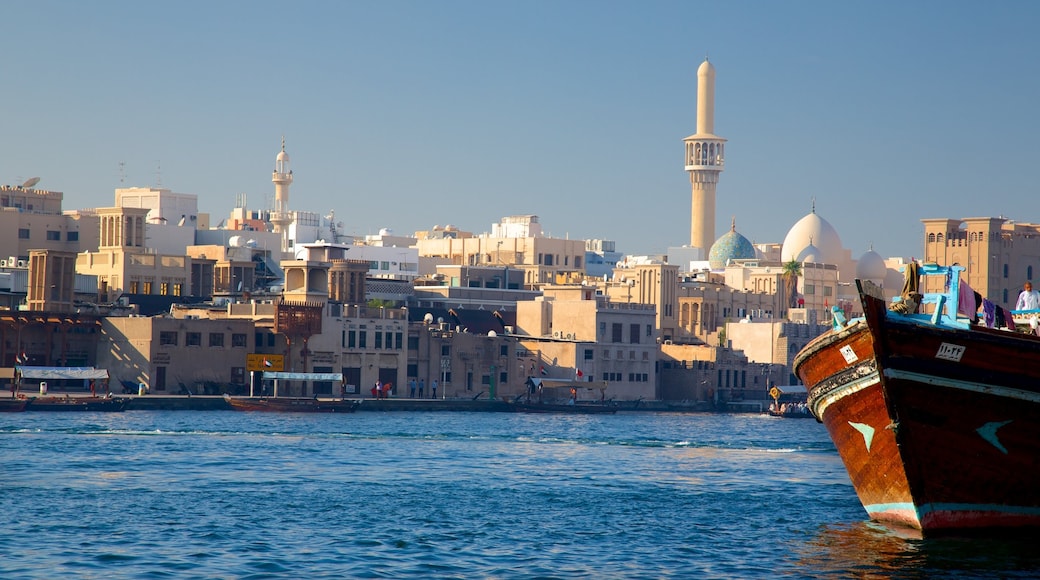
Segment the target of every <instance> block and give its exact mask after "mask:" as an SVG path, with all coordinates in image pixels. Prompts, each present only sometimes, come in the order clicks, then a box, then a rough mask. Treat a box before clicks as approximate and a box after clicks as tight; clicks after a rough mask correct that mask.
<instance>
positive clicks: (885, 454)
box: [794, 263, 1040, 536]
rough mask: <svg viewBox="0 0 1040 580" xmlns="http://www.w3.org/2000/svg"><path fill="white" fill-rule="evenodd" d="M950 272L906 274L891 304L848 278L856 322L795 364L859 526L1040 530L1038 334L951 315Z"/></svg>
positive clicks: (955, 300) (959, 293)
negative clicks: (856, 506)
mask: <svg viewBox="0 0 1040 580" xmlns="http://www.w3.org/2000/svg"><path fill="white" fill-rule="evenodd" d="M963 269H964V268H962V267H960V266H949V267H947V266H937V265H935V264H921V265H919V264H916V263H911V264H909V265H908V266H907V268H906V275H907V281H906V285H905V286H904V288H903V296H902V297H900V298H897V301H895V302H893V303H892V304H891V305H890V304H888V303H886V301H885V299H884V298H883V295H882V293H881V291H880V289H879V288H878V287H876V286H875V285H873V284H872V283H870V282H866V281H860V280H857V281H856V285H857V289H858V291H859V298H860V301H861V303H862V306H863V312H864V316H863V318H860V319H854V320H851V321H845V320H843V318H844V317H843V316H841V312H840V310H838V311H835V321H834V325H833V328H832V330H830V331H828V332H827V333H825V334H823V335H822V336H820V337H818V338H816V339H814V340H813V341H811V342H810V343H809V344H807V345H806V346H805V348H804V349H802V351H801V352H799V353H798V355H797V356H796V357H795V360H794V371H795V373H796V374H797V375H798V376H799V377H800V378H801V379H802V381H803V382H804V383H805V385H806V386H807V388H808V389H809V395H808V404H809V407H810V409H811V410H812V412H813V415H815V416H816V418H817V419H818V420H819V421H821V422H822V423H823V424H824V426H825V427H826V428H827V431H828V433H829V434H830V436H831V439H832V440H833V441H834V445H835V447H836V448H837V450H838V453H839V454H840V455H841V459H842V461H843V462H844V464H845V468H846V470H847V471H848V474H849V478H850V479H851V480H852V484H853V486H854V487H855V489H856V493H857V495H858V496H859V499H860V502H861V503H862V504H863V507H864V508H865V509H866V511H867V513H868V514H869V516H870V518H871V519H873V520H876V521H879V522H882V523H886V524H895V525H897V526H908V527H911V528H916V529H918V530H921V531H922V533H923V534H924V535H926V536H927V535H931V534H937V533H950V532H959V531H966V530H988V531H994V530H996V529H999V528H1024V527H1030V528H1035V527H1040V463H1038V458H1040V336H1037V335H1036V334H1032V333H1026V332H1020V331H1018V330H1016V329H1015V328H1004V329H997V328H990V327H987V326H986V325H985V324H978V323H977V322H976V320H977V317H976V315H975V312H971V310H972V309H971V306H970V305H969V306H968V307H967V308H963V307H962V308H958V304H959V303H960V304H962V305H968V304H971V305H974V304H973V303H975V302H978V299H977V298H975V299H973V300H966V297H967V296H972V295H973V294H974V292H972V291H970V288H965V287H964V284H965V283H964V282H963V281H962V280H960V272H961V271H962V270H963ZM921 276H934V277H935V278H931V279H930V280H936V281H937V283H936V286H942V287H943V288H944V291H943V292H934V293H921V292H919V291H918V288H919V287H920V286H919V285H920V277H921ZM965 290H967V292H965ZM983 308H984V309H986V308H990V309H992V306H987V305H986V304H985V303H983ZM964 310H968V312H965V311H964ZM975 310H976V311H977V307H976V309H975ZM959 311H960V312H959ZM1011 326H1014V325H1011Z"/></svg>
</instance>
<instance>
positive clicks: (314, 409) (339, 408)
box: [224, 395, 361, 413]
mask: <svg viewBox="0 0 1040 580" xmlns="http://www.w3.org/2000/svg"><path fill="white" fill-rule="evenodd" d="M224 400H225V401H227V403H228V406H229V407H231V409H233V410H235V411H261V412H269V413H353V412H354V411H356V410H357V408H358V407H359V406H360V405H361V401H360V400H356V399H317V398H307V397H232V396H231V395H224Z"/></svg>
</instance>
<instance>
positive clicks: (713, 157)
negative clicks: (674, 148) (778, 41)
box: [683, 58, 726, 260]
mask: <svg viewBox="0 0 1040 580" xmlns="http://www.w3.org/2000/svg"><path fill="white" fill-rule="evenodd" d="M683 141H684V142H685V143H686V171H689V172H690V185H691V187H692V190H693V204H692V205H693V207H692V211H691V212H690V246H692V247H695V248H700V253H701V259H705V260H706V259H707V257H708V250H709V249H711V245H712V244H714V243H715V186H716V185H718V183H719V174H720V173H722V166H723V162H724V161H725V156H724V155H723V152H724V150H725V143H726V140H725V139H723V138H722V137H719V136H718V135H716V134H715V67H714V66H712V65H711V63H710V62H708V59H707V58H705V59H704V62H703V63H701V66H700V68H698V69H697V132H696V133H694V134H693V135H690V136H689V137H687V138H686V139H684V140H683Z"/></svg>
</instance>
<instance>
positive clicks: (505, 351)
mask: <svg viewBox="0 0 1040 580" xmlns="http://www.w3.org/2000/svg"><path fill="white" fill-rule="evenodd" d="M498 356H509V347H508V346H506V345H504V344H503V345H500V346H499V347H498Z"/></svg>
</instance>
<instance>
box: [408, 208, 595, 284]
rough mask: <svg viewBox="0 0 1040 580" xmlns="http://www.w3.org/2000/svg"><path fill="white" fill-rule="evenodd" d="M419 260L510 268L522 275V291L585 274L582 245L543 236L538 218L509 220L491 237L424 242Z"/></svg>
mask: <svg viewBox="0 0 1040 580" xmlns="http://www.w3.org/2000/svg"><path fill="white" fill-rule="evenodd" d="M416 247H417V248H418V250H419V256H420V257H425V258H440V259H443V260H445V261H446V262H448V263H450V264H454V265H459V266H489V267H503V268H505V267H506V266H509V267H510V268H515V269H517V270H520V271H522V272H523V273H524V287H525V288H533V287H535V286H538V285H541V284H556V283H559V282H561V281H568V280H578V279H580V277H581V275H582V274H583V273H584V259H585V242H584V240H568V239H561V238H550V237H546V236H544V235H542V230H541V225H540V224H539V223H538V216H535V215H530V216H510V217H506V218H503V219H502V222H501V223H499V224H494V226H493V227H492V233H491V234H490V235H484V236H478V237H468V238H466V237H463V238H455V237H441V238H425V239H419V240H418V241H417V242H416Z"/></svg>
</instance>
